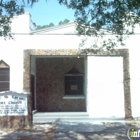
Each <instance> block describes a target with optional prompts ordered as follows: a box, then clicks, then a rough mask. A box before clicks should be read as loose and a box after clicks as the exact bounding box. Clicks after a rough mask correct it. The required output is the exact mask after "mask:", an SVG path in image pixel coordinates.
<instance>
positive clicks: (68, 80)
mask: <svg viewBox="0 0 140 140" xmlns="http://www.w3.org/2000/svg"><path fill="white" fill-rule="evenodd" d="M71 86H77V89H71ZM73 88H74V87H73ZM65 94H66V95H83V76H65Z"/></svg>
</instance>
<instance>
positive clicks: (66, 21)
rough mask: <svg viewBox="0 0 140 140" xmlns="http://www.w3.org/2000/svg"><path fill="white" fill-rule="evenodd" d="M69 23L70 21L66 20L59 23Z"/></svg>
mask: <svg viewBox="0 0 140 140" xmlns="http://www.w3.org/2000/svg"><path fill="white" fill-rule="evenodd" d="M68 22H70V21H69V20H68V19H65V20H64V21H60V22H59V25H62V24H66V23H68Z"/></svg>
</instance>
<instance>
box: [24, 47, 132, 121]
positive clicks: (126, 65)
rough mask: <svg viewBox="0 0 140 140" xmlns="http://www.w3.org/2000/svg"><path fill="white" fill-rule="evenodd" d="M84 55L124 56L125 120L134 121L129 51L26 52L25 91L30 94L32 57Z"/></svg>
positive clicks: (71, 50) (65, 50)
mask: <svg viewBox="0 0 140 140" xmlns="http://www.w3.org/2000/svg"><path fill="white" fill-rule="evenodd" d="M79 54H80V55H83V56H88V55H92V56H122V57H123V64H124V66H123V67H124V69H123V70H124V99H125V101H124V103H125V105H124V106H125V110H124V111H125V118H126V119H132V109H131V93H130V73H129V51H128V49H116V50H113V51H104V50H100V51H94V50H80V51H79V50H76V49H59V50H47V49H46V50H41V49H39V50H33V49H32V50H25V51H24V85H23V86H24V91H26V92H30V56H31V55H38V56H44V55H45V56H46V55H48V56H50V55H51V56H58V55H59V56H60V55H65V56H68V55H69V56H72V55H79Z"/></svg>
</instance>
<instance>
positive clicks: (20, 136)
mask: <svg viewBox="0 0 140 140" xmlns="http://www.w3.org/2000/svg"><path fill="white" fill-rule="evenodd" d="M131 127H134V128H140V123H139V122H138V123H136V124H132V123H131V124H128V125H126V124H124V123H118V122H117V123H100V124H93V123H70V122H60V121H59V122H56V124H42V125H35V126H34V127H33V128H32V129H30V130H29V129H25V130H18V131H17V130H16V131H15V130H5V131H0V139H5V140H9V139H10V140H25V139H26V140H128V137H127V131H128V129H129V128H131Z"/></svg>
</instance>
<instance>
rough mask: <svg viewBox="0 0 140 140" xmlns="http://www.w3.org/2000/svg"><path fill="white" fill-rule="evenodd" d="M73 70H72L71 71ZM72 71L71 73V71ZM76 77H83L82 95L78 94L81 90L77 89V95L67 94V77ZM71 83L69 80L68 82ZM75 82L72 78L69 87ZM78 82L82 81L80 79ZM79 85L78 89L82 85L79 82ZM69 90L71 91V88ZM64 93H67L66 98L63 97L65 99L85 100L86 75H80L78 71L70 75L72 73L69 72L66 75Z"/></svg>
mask: <svg viewBox="0 0 140 140" xmlns="http://www.w3.org/2000/svg"><path fill="white" fill-rule="evenodd" d="M71 70H72V69H71ZM71 70H70V71H71ZM74 76H79V77H82V94H78V93H79V92H80V91H79V89H77V90H78V91H77V92H78V93H77V94H67V93H66V92H67V91H66V82H67V81H66V77H74ZM68 81H69V80H68ZM73 81H74V80H72V79H71V78H70V84H69V86H72V84H71V82H73ZM78 81H80V79H79V80H78ZM78 81H77V80H76V82H78ZM76 85H77V88H78V87H79V86H80V84H79V82H78V84H76ZM69 90H70V91H71V87H69ZM80 90H81V89H80ZM64 91H65V94H64V97H63V99H85V94H84V75H83V74H82V73H80V72H78V71H77V73H70V72H68V73H66V74H65V75H64Z"/></svg>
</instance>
